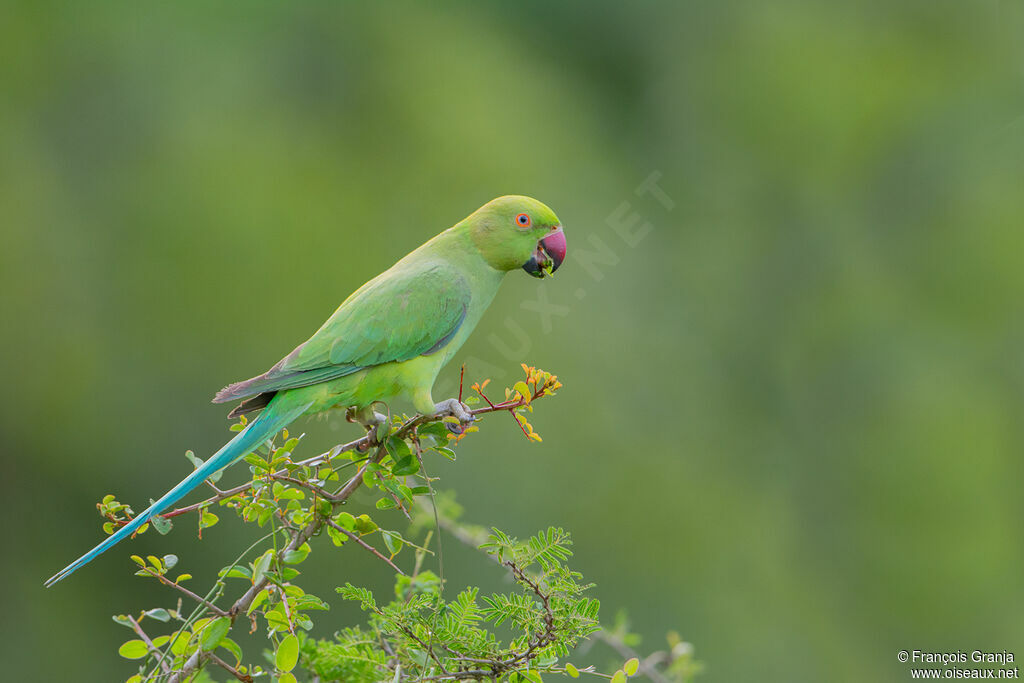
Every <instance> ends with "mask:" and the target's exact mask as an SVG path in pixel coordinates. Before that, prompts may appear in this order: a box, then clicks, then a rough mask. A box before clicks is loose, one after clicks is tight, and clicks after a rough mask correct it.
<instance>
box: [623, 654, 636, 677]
mask: <svg viewBox="0 0 1024 683" xmlns="http://www.w3.org/2000/svg"><path fill="white" fill-rule="evenodd" d="M639 670H640V660H639V659H637V658H636V657H632V658H630V659H627V660H626V663H625V664H623V665H622V671H623V672H624V673H625V674H626V675H627V676H636V672H637V671H639Z"/></svg>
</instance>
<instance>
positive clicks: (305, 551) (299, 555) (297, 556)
mask: <svg viewBox="0 0 1024 683" xmlns="http://www.w3.org/2000/svg"><path fill="white" fill-rule="evenodd" d="M310 550H312V549H311V548H310V547H309V544H308V543H303V544H302V545H301V546H299V547H298V548H296V549H295V550H288V551H286V552H285V553H284V555H283V556H282V557H281V561H282V562H284V563H285V564H299V563H300V562H302V561H303V560H305V559H306V556H307V555H309V551H310Z"/></svg>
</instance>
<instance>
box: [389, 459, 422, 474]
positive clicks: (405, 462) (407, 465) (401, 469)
mask: <svg viewBox="0 0 1024 683" xmlns="http://www.w3.org/2000/svg"><path fill="white" fill-rule="evenodd" d="M419 471H420V463H419V461H418V460H417V459H416V456H415V455H412V454H409V455H407V456H405V457H404V458H402V459H401V460H399V461H397V462H395V464H394V465H392V467H391V474H393V475H395V476H396V477H404V476H407V475H410V474H416V473H417V472H419Z"/></svg>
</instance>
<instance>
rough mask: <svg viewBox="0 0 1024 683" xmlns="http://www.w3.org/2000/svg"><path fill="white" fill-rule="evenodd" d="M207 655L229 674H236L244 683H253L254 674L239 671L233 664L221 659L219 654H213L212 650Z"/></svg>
mask: <svg viewBox="0 0 1024 683" xmlns="http://www.w3.org/2000/svg"><path fill="white" fill-rule="evenodd" d="M206 656H207V658H208V659H209V660H210V661H211V662H213V663H214V664H216V665H217V666H219V667H220V668H222V669H224V670H225V671H227V672H228V673H229V674H231V675H232V676H234V677H235V678H237V679H238V680H240V681H242V682H243V683H252V676H250V675H249V674H244V673H242V672H241V671H239V670H238V669H236V668H235V667H233V666H231V665H230V664H228V663H227V662H225V661H224V660H223V659H221V658H220V657H218V656H217V655H215V654H213V653H212V652H207V653H206Z"/></svg>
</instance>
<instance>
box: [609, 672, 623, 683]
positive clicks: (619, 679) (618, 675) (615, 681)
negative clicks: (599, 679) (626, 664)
mask: <svg viewBox="0 0 1024 683" xmlns="http://www.w3.org/2000/svg"><path fill="white" fill-rule="evenodd" d="M612 683H626V672H624V671H623V670H622V669H619V670H618V671H616V672H615V675H614V676H612Z"/></svg>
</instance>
